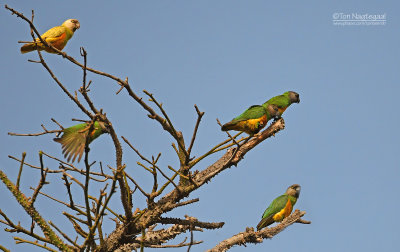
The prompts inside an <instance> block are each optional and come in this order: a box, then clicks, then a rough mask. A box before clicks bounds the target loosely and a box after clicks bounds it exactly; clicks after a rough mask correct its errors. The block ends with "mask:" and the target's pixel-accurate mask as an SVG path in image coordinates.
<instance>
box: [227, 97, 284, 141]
mask: <svg viewBox="0 0 400 252" xmlns="http://www.w3.org/2000/svg"><path fill="white" fill-rule="evenodd" d="M279 116H280V113H279V111H278V107H277V106H276V105H270V104H267V105H265V106H264V105H253V106H251V107H249V108H248V109H246V111H244V112H243V113H242V114H241V115H239V116H238V117H236V118H234V119H232V121H230V122H228V123H225V124H224V125H222V127H221V130H222V131H228V130H237V131H244V132H246V133H247V134H249V135H254V134H257V133H258V132H259V131H260V130H261V129H262V128H263V127H264V126H265V125H267V122H268V121H269V120H270V119H272V118H274V117H279Z"/></svg>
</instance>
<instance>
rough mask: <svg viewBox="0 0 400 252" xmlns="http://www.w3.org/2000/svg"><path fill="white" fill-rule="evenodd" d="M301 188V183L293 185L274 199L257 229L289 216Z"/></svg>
mask: <svg viewBox="0 0 400 252" xmlns="http://www.w3.org/2000/svg"><path fill="white" fill-rule="evenodd" d="M300 190H301V187H300V185H298V184H294V185H291V186H289V187H288V189H287V190H286V192H285V193H284V194H283V195H281V196H279V197H278V198H276V199H274V201H272V203H271V204H270V205H269V207H268V208H267V209H266V210H265V212H264V214H263V215H262V220H261V221H260V223H258V225H257V231H258V230H260V229H262V228H264V227H266V226H269V225H271V224H272V223H274V222H281V221H282V220H283V219H284V218H286V217H288V216H289V215H290V213H291V212H292V210H293V206H294V204H296V201H297V199H298V198H299V196H300Z"/></svg>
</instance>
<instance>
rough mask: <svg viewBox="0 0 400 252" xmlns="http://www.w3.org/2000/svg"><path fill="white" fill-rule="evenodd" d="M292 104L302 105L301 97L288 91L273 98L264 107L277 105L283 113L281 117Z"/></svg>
mask: <svg viewBox="0 0 400 252" xmlns="http://www.w3.org/2000/svg"><path fill="white" fill-rule="evenodd" d="M292 103H300V96H299V94H298V93H296V92H293V91H288V92H285V93H283V94H281V95H278V96H275V97H272V98H271V99H269V100H268V101H266V102H265V103H264V104H263V105H267V104H275V105H276V106H278V109H279V113H281V115H282V114H283V112H285V110H286V109H287V108H288V107H289V106H290V104H292Z"/></svg>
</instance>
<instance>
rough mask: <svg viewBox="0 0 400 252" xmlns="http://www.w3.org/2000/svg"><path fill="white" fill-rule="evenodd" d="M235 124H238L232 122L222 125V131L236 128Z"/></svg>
mask: <svg viewBox="0 0 400 252" xmlns="http://www.w3.org/2000/svg"><path fill="white" fill-rule="evenodd" d="M235 125H236V124H234V123H232V122H228V123H225V124H224V125H222V127H221V130H222V131H228V130H234V129H235Z"/></svg>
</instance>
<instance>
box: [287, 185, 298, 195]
mask: <svg viewBox="0 0 400 252" xmlns="http://www.w3.org/2000/svg"><path fill="white" fill-rule="evenodd" d="M300 190H301V186H300V185H298V184H294V185H291V186H289V187H288V189H287V190H286V194H287V195H290V196H293V197H295V198H298V197H299V196H300Z"/></svg>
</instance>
